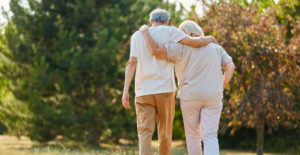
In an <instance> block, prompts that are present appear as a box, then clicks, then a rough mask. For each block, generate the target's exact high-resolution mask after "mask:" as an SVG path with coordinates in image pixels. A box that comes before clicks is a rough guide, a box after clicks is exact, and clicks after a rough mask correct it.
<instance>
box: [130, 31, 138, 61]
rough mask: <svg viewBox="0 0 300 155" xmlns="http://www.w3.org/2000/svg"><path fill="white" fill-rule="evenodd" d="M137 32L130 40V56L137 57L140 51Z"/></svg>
mask: <svg viewBox="0 0 300 155" xmlns="http://www.w3.org/2000/svg"><path fill="white" fill-rule="evenodd" d="M137 35H138V34H137V32H136V33H134V34H133V35H132V36H131V41H130V57H137V52H138V38H137V37H138V36H137Z"/></svg>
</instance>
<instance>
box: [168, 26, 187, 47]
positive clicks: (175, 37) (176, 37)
mask: <svg viewBox="0 0 300 155" xmlns="http://www.w3.org/2000/svg"><path fill="white" fill-rule="evenodd" d="M171 29H172V31H171V35H170V38H171V41H172V42H175V43H177V42H178V41H180V40H182V39H183V38H185V37H187V34H185V33H184V32H182V31H181V30H179V29H178V28H176V27H174V26H171Z"/></svg>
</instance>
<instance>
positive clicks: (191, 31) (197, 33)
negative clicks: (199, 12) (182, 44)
mask: <svg viewBox="0 0 300 155" xmlns="http://www.w3.org/2000/svg"><path fill="white" fill-rule="evenodd" d="M179 29H180V30H181V31H183V32H184V33H186V34H187V35H189V36H191V37H201V36H204V33H203V31H202V29H201V27H200V26H199V25H198V24H197V23H196V22H194V21H192V20H186V21H184V22H182V23H181V24H180V25H179Z"/></svg>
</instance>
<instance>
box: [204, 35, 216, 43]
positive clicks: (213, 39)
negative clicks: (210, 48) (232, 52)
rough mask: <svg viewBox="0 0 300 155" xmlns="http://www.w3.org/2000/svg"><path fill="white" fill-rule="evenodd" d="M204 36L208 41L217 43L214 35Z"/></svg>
mask: <svg viewBox="0 0 300 155" xmlns="http://www.w3.org/2000/svg"><path fill="white" fill-rule="evenodd" d="M206 37H207V39H208V40H209V42H212V43H216V44H219V43H218V41H217V39H216V38H215V37H214V36H211V35H209V36H206Z"/></svg>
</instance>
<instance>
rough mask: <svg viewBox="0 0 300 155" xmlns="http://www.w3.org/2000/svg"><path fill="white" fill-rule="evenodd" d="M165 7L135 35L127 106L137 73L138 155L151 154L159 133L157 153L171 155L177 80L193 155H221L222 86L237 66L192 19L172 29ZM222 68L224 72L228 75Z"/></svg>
mask: <svg viewBox="0 0 300 155" xmlns="http://www.w3.org/2000/svg"><path fill="white" fill-rule="evenodd" d="M168 21H169V14H168V12H167V11H165V10H163V9H155V10H153V11H152V12H151V13H150V24H151V25H152V26H151V27H150V28H149V27H148V26H146V25H143V26H142V27H141V28H140V30H139V31H137V32H135V33H134V34H133V35H132V37H131V45H130V59H129V61H128V63H127V65H126V71H125V84H124V90H123V97H122V104H123V106H124V107H125V108H126V109H129V108H130V104H129V95H128V91H129V86H130V83H131V80H132V78H133V75H134V72H135V71H136V75H135V94H136V96H135V107H136V117H137V131H138V138H139V153H140V154H141V155H151V154H152V149H151V141H152V135H153V132H154V130H155V120H157V129H158V143H159V146H158V154H159V155H170V154H171V143H172V130H173V119H174V112H175V91H176V84H175V77H174V68H175V73H176V77H177V81H178V86H179V88H180V89H179V92H178V95H177V98H179V99H180V107H181V111H182V115H183V121H184V128H185V135H186V142H187V149H188V154H189V155H199V154H202V145H201V141H203V144H204V155H217V154H219V144H218V139H217V132H218V126H219V120H220V115H221V111H222V98H223V88H224V87H225V86H226V84H228V83H229V81H230V79H231V77H232V75H233V72H234V68H235V67H234V64H233V62H232V58H231V57H230V56H229V55H228V54H227V53H226V51H225V50H224V49H223V48H222V47H221V46H219V45H218V44H216V40H215V38H214V37H212V36H204V34H203V31H202V29H201V28H200V27H199V25H197V24H196V23H195V22H193V21H184V22H183V23H181V24H180V26H179V29H177V28H175V27H172V26H167V24H168ZM222 68H223V69H224V70H225V72H224V75H223V73H222Z"/></svg>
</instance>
